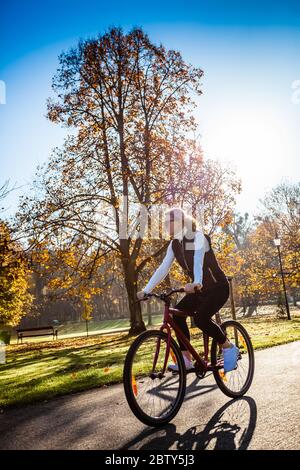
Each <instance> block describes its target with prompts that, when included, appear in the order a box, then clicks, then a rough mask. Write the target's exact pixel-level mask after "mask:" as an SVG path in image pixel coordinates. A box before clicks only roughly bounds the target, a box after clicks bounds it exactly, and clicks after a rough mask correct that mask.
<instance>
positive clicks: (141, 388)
mask: <svg viewBox="0 0 300 470" xmlns="http://www.w3.org/2000/svg"><path fill="white" fill-rule="evenodd" d="M167 339H168V336H167V334H166V333H163V332H160V331H155V330H152V331H146V332H145V333H142V334H141V335H139V336H138V337H137V338H136V339H135V340H134V342H133V343H132V344H131V346H130V348H129V350H128V353H127V356H126V359H125V364H124V371H123V383H124V390H125V395H126V398H127V401H128V404H129V406H130V408H131V410H132V412H133V413H134V414H135V416H136V417H137V418H138V419H139V420H140V421H142V422H143V423H145V424H147V425H148V426H162V425H164V424H166V423H168V422H169V421H171V420H172V419H173V418H174V416H175V415H176V414H177V413H178V411H179V409H180V407H181V404H182V401H183V399H184V396H185V388H186V371H185V366H184V362H183V357H182V353H181V351H180V349H179V347H178V346H177V344H176V342H175V341H174V339H173V338H171V343H170V359H171V358H172V359H173V361H174V362H176V363H177V364H178V373H177V374H173V373H172V372H170V371H168V370H166V371H165V373H164V374H162V373H161V371H162V369H163V365H164V361H165V357H166V346H167ZM158 343H159V344H160V347H159V353H158V357H157V362H156V366H155V368H154V370H153V364H154V357H155V353H156V351H157V344H158Z"/></svg>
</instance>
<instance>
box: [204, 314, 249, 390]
mask: <svg viewBox="0 0 300 470" xmlns="http://www.w3.org/2000/svg"><path fill="white" fill-rule="evenodd" d="M220 326H221V328H222V330H223V331H224V332H225V331H226V328H227V327H230V326H235V327H236V328H237V330H238V331H240V333H242V335H243V337H244V340H245V342H246V345H247V349H248V353H249V364H250V366H249V372H248V375H247V379H246V381H245V384H244V386H243V387H242V388H241V390H239V391H238V392H235V391H232V390H229V389H228V388H227V386H226V384H225V383H224V381H223V379H222V377H220V374H219V370H218V369H216V368H215V369H213V375H214V378H215V381H216V382H217V385H218V387H219V388H220V390H221V391H222V392H223V393H224V394H225V395H226V396H228V397H230V398H238V397H241V396H243V395H245V393H246V392H247V391H248V390H249V388H250V386H251V383H252V380H253V375H254V369H255V360H254V350H253V346H252V342H251V339H250V336H249V334H248V332H247V330H246V329H245V327H244V326H243V325H242V324H241V323H239V322H237V321H235V320H228V321H225V322H223V323H222V324H221V325H220ZM218 347H219V344H218V342H217V341H216V340H215V339H213V340H212V345H211V364H212V365H214V364H216V363H217V354H218V353H217V351H218Z"/></svg>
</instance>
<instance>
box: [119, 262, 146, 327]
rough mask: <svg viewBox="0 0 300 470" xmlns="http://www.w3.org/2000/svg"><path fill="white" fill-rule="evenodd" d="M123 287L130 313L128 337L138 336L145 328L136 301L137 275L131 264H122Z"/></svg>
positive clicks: (139, 307)
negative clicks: (124, 287)
mask: <svg viewBox="0 0 300 470" xmlns="http://www.w3.org/2000/svg"><path fill="white" fill-rule="evenodd" d="M123 268H124V275H125V286H126V291H127V296H128V305H129V312H130V330H129V334H130V335H138V334H140V333H142V332H143V331H146V326H145V323H144V321H143V317H142V310H141V304H140V302H137V301H136V294H137V273H136V269H135V266H134V265H133V263H132V262H130V261H129V262H123Z"/></svg>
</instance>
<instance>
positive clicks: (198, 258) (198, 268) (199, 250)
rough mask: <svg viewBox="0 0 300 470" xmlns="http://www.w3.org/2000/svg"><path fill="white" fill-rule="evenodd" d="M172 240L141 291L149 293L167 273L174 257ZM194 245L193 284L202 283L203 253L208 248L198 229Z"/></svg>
mask: <svg viewBox="0 0 300 470" xmlns="http://www.w3.org/2000/svg"><path fill="white" fill-rule="evenodd" d="M172 241H173V240H171V241H170V243H169V245H168V248H167V252H166V255H165V257H164V259H163V261H162V262H161V264H160V266H159V267H158V268H157V269H156V271H155V272H154V274H153V275H152V277H151V278H150V280H149V281H148V284H147V285H146V287H145V288H144V289H143V291H144V292H145V293H147V294H149V293H150V292H151V291H152V290H153V289H154V288H155V287H156V286H157V284H159V283H160V282H161V281H162V280H163V279H164V278H165V277H166V275H167V274H168V272H169V271H170V268H171V266H172V263H173V261H174V259H175V255H174V252H173V248H172ZM194 243H195V247H194V283H195V284H202V278H203V260H204V255H205V253H206V252H207V251H209V250H210V246H209V243H208V241H207V239H206V237H205V236H204V234H203V232H202V231H200V230H198V231H196V232H195V239H194Z"/></svg>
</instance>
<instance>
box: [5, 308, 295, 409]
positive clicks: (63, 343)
mask: <svg viewBox="0 0 300 470" xmlns="http://www.w3.org/2000/svg"><path fill="white" fill-rule="evenodd" d="M160 321H161V317H160ZM242 323H243V324H244V325H245V326H246V328H247V330H248V331H249V333H250V335H251V337H252V342H253V345H254V347H255V349H262V348H267V347H271V346H275V345H278V344H283V343H288V342H290V341H296V340H300V318H299V316H297V317H296V318H294V319H293V320H291V321H287V320H278V319H274V318H269V317H266V318H261V317H259V318H254V319H245V320H242ZM191 333H192V344H193V345H194V346H196V347H197V348H200V346H201V340H202V339H201V334H200V333H199V330H198V329H191ZM132 341H133V338H132V337H130V338H129V337H128V334H127V332H119V333H115V334H113V335H112V334H111V335H98V336H97V335H94V336H91V337H89V338H85V337H82V338H68V339H64V340H63V339H60V340H58V341H51V340H50V341H44V342H31V343H24V344H23V345H10V346H8V347H7V350H6V353H7V362H6V364H5V365H1V366H0V406H1V407H8V406H12V405H20V404H23V403H30V402H35V401H39V400H47V399H50V398H52V397H54V396H58V395H63V394H67V393H71V392H76V391H80V390H86V389H92V388H95V387H100V386H104V385H107V384H113V383H118V382H121V381H122V370H123V363H124V359H125V355H126V353H127V350H128V348H129V345H130V344H131V342H132Z"/></svg>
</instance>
